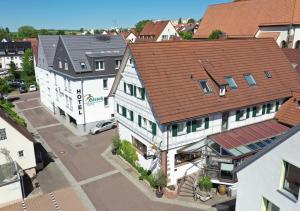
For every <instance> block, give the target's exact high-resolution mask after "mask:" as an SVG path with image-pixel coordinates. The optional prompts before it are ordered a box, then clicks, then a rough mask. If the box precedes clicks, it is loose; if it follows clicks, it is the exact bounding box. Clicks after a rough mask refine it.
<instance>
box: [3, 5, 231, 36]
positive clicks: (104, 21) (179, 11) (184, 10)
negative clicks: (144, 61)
mask: <svg viewBox="0 0 300 211" xmlns="http://www.w3.org/2000/svg"><path fill="white" fill-rule="evenodd" d="M229 1H230V0H146V1H143V0H127V1H126V0H5V1H2V2H1V8H2V9H1V12H0V27H9V29H10V30H11V31H16V30H17V29H18V28H19V27H20V26H22V25H31V26H34V27H35V28H37V29H42V28H47V29H80V28H81V27H83V28H86V29H89V28H99V29H101V28H111V27H132V26H134V24H135V23H137V22H138V21H139V20H143V19H154V20H155V19H178V18H179V17H182V18H195V19H200V18H201V17H202V16H203V14H204V12H205V10H206V8H207V6H208V5H210V4H216V3H223V2H229ZM4 8H5V9H4Z"/></svg>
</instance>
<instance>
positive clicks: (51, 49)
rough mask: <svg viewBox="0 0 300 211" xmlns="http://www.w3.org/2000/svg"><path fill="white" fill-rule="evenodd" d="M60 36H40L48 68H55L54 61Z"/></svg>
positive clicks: (40, 43)
mask: <svg viewBox="0 0 300 211" xmlns="http://www.w3.org/2000/svg"><path fill="white" fill-rule="evenodd" d="M58 38H59V36H58V35H39V45H41V46H42V48H43V50H44V54H45V58H46V62H47V64H48V66H53V59H54V55H55V51H56V46H57V42H58Z"/></svg>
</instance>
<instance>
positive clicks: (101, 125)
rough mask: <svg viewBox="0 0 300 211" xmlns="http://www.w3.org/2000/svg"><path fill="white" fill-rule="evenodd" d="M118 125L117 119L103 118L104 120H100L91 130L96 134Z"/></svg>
mask: <svg viewBox="0 0 300 211" xmlns="http://www.w3.org/2000/svg"><path fill="white" fill-rule="evenodd" d="M116 126H117V122H116V120H115V119H108V120H103V121H100V122H98V123H97V124H96V126H95V127H93V128H92V129H91V130H90V133H91V134H92V135H95V134H97V133H101V132H103V131H106V130H110V129H113V128H115V127H116Z"/></svg>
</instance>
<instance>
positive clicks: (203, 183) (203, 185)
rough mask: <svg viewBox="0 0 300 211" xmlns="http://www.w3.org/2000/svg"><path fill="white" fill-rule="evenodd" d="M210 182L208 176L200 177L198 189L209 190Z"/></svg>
mask: <svg viewBox="0 0 300 211" xmlns="http://www.w3.org/2000/svg"><path fill="white" fill-rule="evenodd" d="M212 186H213V185H212V182H211V178H210V177H209V176H204V177H201V178H200V180H199V188H200V190H205V191H210V190H211V189H212Z"/></svg>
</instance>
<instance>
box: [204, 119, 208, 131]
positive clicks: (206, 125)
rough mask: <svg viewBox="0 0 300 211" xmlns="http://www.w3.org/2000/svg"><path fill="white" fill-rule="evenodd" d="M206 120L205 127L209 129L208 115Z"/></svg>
mask: <svg viewBox="0 0 300 211" xmlns="http://www.w3.org/2000/svg"><path fill="white" fill-rule="evenodd" d="M204 121H205V126H204V128H205V129H208V128H209V117H206V118H205V120H204Z"/></svg>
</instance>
